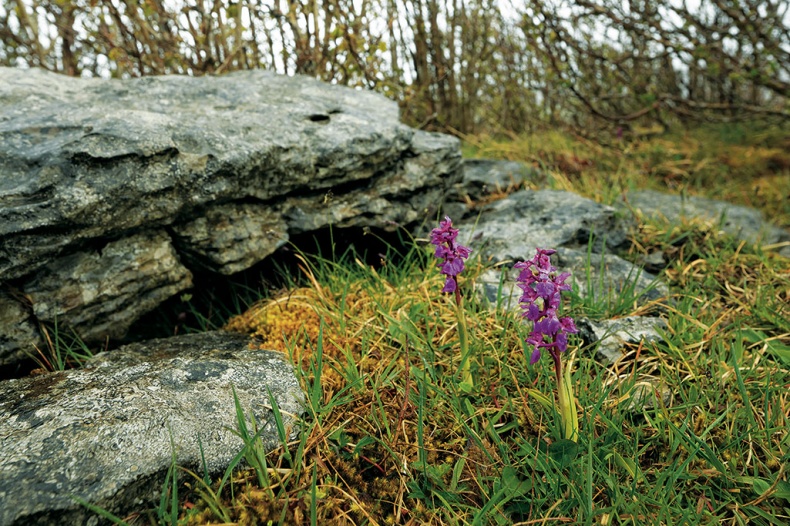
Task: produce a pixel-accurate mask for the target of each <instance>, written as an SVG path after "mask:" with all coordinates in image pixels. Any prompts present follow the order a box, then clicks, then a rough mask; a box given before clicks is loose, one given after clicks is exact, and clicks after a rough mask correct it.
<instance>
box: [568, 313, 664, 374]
mask: <svg viewBox="0 0 790 526" xmlns="http://www.w3.org/2000/svg"><path fill="white" fill-rule="evenodd" d="M576 326H577V327H578V328H579V336H580V337H581V338H582V340H584V341H585V342H587V343H588V344H592V345H594V347H595V350H596V356H597V358H598V359H599V360H601V361H602V362H604V363H606V364H610V363H616V362H617V361H618V360H620V359H621V358H622V357H623V356H624V354H623V349H624V348H625V346H626V345H627V344H629V345H638V344H639V343H644V342H651V343H652V342H659V341H664V337H663V335H662V332H665V331H666V330H667V328H668V327H667V322H666V321H665V320H664V319H662V318H655V317H650V316H627V317H625V318H615V319H612V320H601V321H594V320H590V319H586V318H584V319H581V320H577V322H576Z"/></svg>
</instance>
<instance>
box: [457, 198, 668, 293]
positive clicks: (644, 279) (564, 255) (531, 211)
mask: <svg viewBox="0 0 790 526" xmlns="http://www.w3.org/2000/svg"><path fill="white" fill-rule="evenodd" d="M473 221H474V222H473ZM463 224H465V225H467V226H468V227H469V228H470V229H471V228H472V227H473V226H474V234H473V235H472V236H471V239H472V241H471V245H472V247H473V248H474V249H478V250H481V251H482V252H483V254H484V257H485V258H488V259H489V260H490V261H493V262H501V263H505V262H515V261H522V260H527V259H531V258H532V257H533V256H534V255H535V249H536V248H538V247H540V248H554V249H555V250H557V254H556V256H553V258H554V261H555V266H557V267H558V268H559V269H561V270H562V271H563V272H566V271H567V272H570V273H571V277H572V280H573V283H574V284H575V289H576V290H577V291H578V293H579V295H580V296H582V297H586V296H592V297H593V299H594V301H602V300H609V301H618V298H620V297H622V296H623V295H625V294H627V295H628V297H633V299H635V300H637V299H638V301H640V302H642V303H644V302H646V301H652V300H657V299H658V298H661V297H664V296H666V295H667V294H668V290H667V287H666V285H664V284H662V283H659V282H658V281H657V279H656V276H654V275H652V274H650V273H648V272H645V271H643V270H642V269H640V268H639V267H637V266H635V265H633V264H632V263H630V262H628V261H626V260H624V259H622V258H620V257H618V256H616V255H614V254H611V253H607V251H609V250H614V249H616V248H618V247H623V246H624V245H626V244H627V234H628V227H629V225H630V223H629V222H628V221H625V220H622V219H621V218H620V217H619V216H618V214H617V213H616V211H615V209H614V208H612V207H609V206H605V205H601V204H598V203H595V202H594V201H591V200H589V199H586V198H584V197H581V196H578V195H576V194H572V193H570V192H563V191H555V190H540V191H531V190H521V191H518V192H515V193H513V194H511V195H509V196H508V197H506V198H504V199H501V200H499V201H496V202H494V203H492V204H490V205H487V206H485V207H484V208H483V210H482V213H481V215H480V217H479V218H476V219H474V220H472V219H469V220H466V221H464V222H463ZM462 241H463V240H462ZM590 241H592V245H590V250H591V251H590V253H589V254H588V248H587V247H588V244H589V242H590ZM508 264H510V263H508ZM517 276H518V273H517V272H515V271H512V270H511V271H509V272H508V273H507V277H506V280H505V286H504V288H503V292H504V295H503V296H502V297H501V298H500V300H499V301H501V302H503V304H504V306H506V307H510V308H513V307H515V306H516V304H517V301H518V298H519V297H520V296H521V291H520V290H519V289H518V287H516V286H515V279H516V277H517ZM499 283H500V273H499V272H496V271H489V272H487V273H485V274H484V275H483V276H481V279H480V280H479V281H478V286H479V289H480V290H479V291H480V293H481V294H482V295H483V296H485V297H486V298H488V300H489V301H491V302H495V301H497V299H496V298H497V293H498V290H499Z"/></svg>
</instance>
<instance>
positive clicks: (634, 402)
mask: <svg viewBox="0 0 790 526" xmlns="http://www.w3.org/2000/svg"><path fill="white" fill-rule="evenodd" d="M628 395H629V396H628V398H627V399H626V400H624V401H623V403H624V406H625V407H624V409H625V410H626V411H629V412H632V413H641V412H642V411H644V410H646V409H647V410H650V409H655V408H656V407H668V406H669V405H670V404H671V402H672V390H671V389H670V388H669V386H668V385H667V384H666V383H664V382H663V381H661V380H660V379H658V378H649V379H644V380H641V381H638V382H636V383H635V384H634V385H633V387H632V388H631V389H630V390H629V391H628Z"/></svg>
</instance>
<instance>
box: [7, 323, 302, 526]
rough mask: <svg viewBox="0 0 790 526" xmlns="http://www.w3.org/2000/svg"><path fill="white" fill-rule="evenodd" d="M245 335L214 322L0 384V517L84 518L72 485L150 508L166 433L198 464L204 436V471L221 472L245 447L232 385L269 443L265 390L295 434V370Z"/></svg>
mask: <svg viewBox="0 0 790 526" xmlns="http://www.w3.org/2000/svg"><path fill="white" fill-rule="evenodd" d="M248 343H249V338H248V337H247V336H242V335H233V334H229V333H220V332H215V333H206V334H196V335H187V336H179V337H175V338H169V339H164V340H153V341H149V342H146V343H142V344H134V345H129V346H126V347H122V348H120V349H117V350H115V351H111V352H108V353H102V354H100V355H97V356H96V358H95V359H94V360H93V361H92V362H91V363H90V364H89V365H88V366H87V367H86V368H85V369H80V370H71V371H66V372H56V373H50V374H45V375H41V376H35V377H28V378H22V379H19V380H9V381H5V382H0V526H9V525H12V524H13V525H15V526H21V525H31V526H32V525H49V524H52V525H55V524H86V520H87V519H88V518H89V517H91V516H93V515H94V514H93V513H91V512H89V511H88V510H87V509H85V508H83V507H81V506H80V505H78V504H76V503H75V502H74V501H73V500H72V499H71V498H70V495H76V496H78V497H80V498H82V499H84V500H86V501H88V502H90V503H93V504H96V505H99V506H101V507H103V508H105V509H107V510H109V511H111V512H113V513H115V514H116V515H120V516H124V513H128V512H131V511H139V510H140V509H144V508H147V507H153V506H155V505H156V504H155V503H156V501H157V498H158V495H157V492H158V491H159V490H160V489H161V487H162V481H163V480H164V475H165V473H166V471H167V469H168V467H169V466H170V464H171V460H172V457H171V452H172V450H171V440H172V443H173V444H174V446H175V454H176V462H177V464H178V465H179V466H182V467H187V468H190V469H193V470H195V471H196V472H198V473H201V474H202V458H203V457H202V456H201V452H200V447H201V445H202V448H203V454H204V457H205V461H206V464H207V467H208V470H209V471H210V472H211V473H212V474H217V473H219V472H221V471H223V470H224V469H225V468H226V467H227V466H228V464H229V463H230V461H231V459H232V458H233V457H234V456H235V455H236V454H237V453H238V452H239V451H240V450H241V449H242V446H243V443H242V440H241V439H240V438H239V437H238V436H237V435H236V434H234V433H233V431H232V430H234V429H237V423H236V413H235V406H234V399H233V390H234V389H235V392H236V395H237V396H238V398H239V401H240V403H241V405H242V407H243V409H244V411H245V412H246V413H247V415H254V417H255V420H256V421H257V422H258V423H259V425H260V426H261V428H262V429H263V432H262V433H261V440H262V442H263V444H264V447H266V448H268V449H272V448H275V447H277V446H278V445H279V444H280V439H279V436H278V433H277V429H276V426H275V423H274V417H273V414H272V412H271V410H270V409H269V407H270V406H271V402H270V399H269V394H268V393H269V391H270V392H271V394H272V395H273V396H274V399H275V400H276V402H277V405H278V407H279V408H280V411H281V412H282V415H283V419H284V422H285V426H286V429H287V430H289V432H290V433H292V434H294V433H296V432H297V429H296V428H295V425H296V423H297V419H298V417H299V415H301V413H302V412H303V403H304V399H303V394H302V391H301V388H300V386H299V383H298V381H297V379H296V377H295V376H294V372H293V368H292V367H291V365H290V364H288V363H286V362H285V361H284V359H283V357H282V355H280V354H279V353H274V352H270V351H253V350H248ZM247 425H248V426H249V427H250V428H251V426H252V424H251V421H248V423H247ZM94 520H95V519H94Z"/></svg>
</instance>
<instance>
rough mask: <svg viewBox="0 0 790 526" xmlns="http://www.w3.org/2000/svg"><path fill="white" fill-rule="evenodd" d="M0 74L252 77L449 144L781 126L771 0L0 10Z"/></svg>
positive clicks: (781, 25) (778, 28)
mask: <svg viewBox="0 0 790 526" xmlns="http://www.w3.org/2000/svg"><path fill="white" fill-rule="evenodd" d="M0 65H6V66H15V67H41V68H45V69H48V70H51V71H57V72H62V73H65V74H67V75H83V76H104V77H138V76H145V75H162V74H180V75H184V74H186V75H206V74H222V73H226V72H230V71H234V70H239V69H251V68H265V69H269V70H273V71H277V72H279V73H285V74H306V75H311V76H314V77H316V78H319V79H322V80H325V81H329V82H334V83H338V84H344V85H349V86H357V87H364V88H370V89H373V90H376V91H379V92H381V93H383V94H385V95H386V96H388V97H390V98H392V99H394V100H397V101H398V102H399V104H400V105H401V109H402V114H403V118H404V120H405V121H406V122H407V123H409V124H412V125H415V126H419V127H423V128H427V129H433V130H441V131H445V132H450V133H455V134H456V135H462V136H463V135H465V134H479V133H500V132H514V133H521V132H525V131H526V132H529V131H533V130H534V129H535V127H540V126H545V125H552V126H558V125H560V126H570V127H572V128H573V129H576V130H585V132H586V134H587V135H597V134H600V133H601V132H603V131H605V130H608V131H609V132H611V133H612V134H617V135H620V134H622V133H624V132H629V131H630V130H632V129H634V128H636V127H637V126H641V127H642V128H644V127H645V126H648V127H650V126H652V127H656V126H657V125H659V126H660V127H661V128H666V126H667V125H671V124H675V123H680V124H684V125H688V124H690V123H698V122H699V121H711V120H713V121H722V120H724V121H732V120H744V119H748V120H752V121H753V120H754V119H755V118H757V119H759V120H767V121H770V122H785V121H786V120H787V119H788V117H790V106H788V103H787V96H788V93H789V92H790V4H789V3H787V2H786V1H784V0H698V1H688V0H526V1H523V2H518V1H510V0H413V1H406V0H302V1H293V0H260V1H256V0H238V1H231V0H171V1H167V2H160V1H153V0H74V1H69V0H2V2H0Z"/></svg>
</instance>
